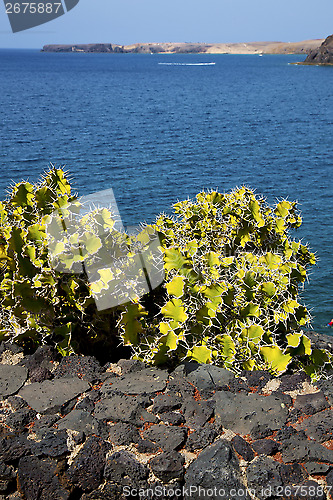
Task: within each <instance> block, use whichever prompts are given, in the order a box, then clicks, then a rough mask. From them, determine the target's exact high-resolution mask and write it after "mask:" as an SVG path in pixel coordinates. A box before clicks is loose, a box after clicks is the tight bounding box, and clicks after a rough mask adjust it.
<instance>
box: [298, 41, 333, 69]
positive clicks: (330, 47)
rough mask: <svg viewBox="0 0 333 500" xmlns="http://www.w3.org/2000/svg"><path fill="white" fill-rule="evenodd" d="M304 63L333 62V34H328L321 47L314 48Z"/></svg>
mask: <svg viewBox="0 0 333 500" xmlns="http://www.w3.org/2000/svg"><path fill="white" fill-rule="evenodd" d="M304 64H328V65H330V64H333V35H331V36H328V37H327V38H326V40H325V41H324V42H323V43H322V44H321V46H320V47H319V49H316V50H312V51H311V52H310V54H309V55H308V57H307V58H306V59H305V61H304Z"/></svg>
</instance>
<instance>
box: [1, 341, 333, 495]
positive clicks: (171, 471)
mask: <svg viewBox="0 0 333 500" xmlns="http://www.w3.org/2000/svg"><path fill="white" fill-rule="evenodd" d="M313 340H314V341H316V342H319V343H320V342H324V344H327V345H328V344H330V338H327V339H326V340H325V339H324V338H323V337H319V336H317V337H316V336H313ZM0 393H1V400H0V405H1V406H0V418H1V426H0V500H5V499H8V500H9V499H11V500H14V499H22V498H23V499H27V500H37V499H38V500H53V499H54V500H67V499H69V500H70V499H72V500H76V499H82V500H88V499H90V500H102V499H103V500H112V499H117V500H125V499H126V498H141V499H148V498H149V499H157V498H160V499H166V498H168V499H172V498H174V499H176V498H178V499H183V498H184V499H185V498H192V499H199V498H213V499H226V500H227V499H228V500H231V499H237V500H238V499H250V498H256V499H260V500H261V499H266V498H270V499H278V498H279V499H283V498H285V499H313V500H314V499H317V500H318V499H329V498H332V491H331V496H330V495H329V491H330V489H332V490H333V434H332V433H333V380H322V381H320V382H318V383H316V385H313V384H311V382H310V379H309V378H308V376H307V375H306V374H305V373H296V374H294V375H283V376H281V377H280V378H278V379H276V378H275V379H274V378H273V377H272V376H271V375H270V374H269V373H268V372H265V371H258V372H247V371H244V372H243V373H242V376H241V377H239V378H235V377H234V376H233V374H232V373H230V372H228V371H226V370H224V369H221V368H217V367H214V366H211V365H199V364H196V363H187V364H184V365H181V366H179V367H178V368H177V369H176V370H174V371H173V372H172V373H168V372H167V371H165V370H161V369H157V368H150V367H147V366H145V365H144V364H143V363H141V362H139V361H131V360H120V361H119V362H118V363H117V364H107V365H106V366H103V367H102V366H100V364H99V363H98V362H97V361H96V359H94V358H93V357H89V356H85V357H81V356H71V357H67V358H63V359H59V358H58V356H57V354H56V353H55V352H54V351H53V350H52V349H51V348H50V347H43V348H39V349H38V350H37V351H36V353H35V354H33V355H30V356H24V355H23V353H22V352H21V350H20V349H19V348H18V347H17V346H15V345H12V344H6V343H3V344H1V346H0Z"/></svg>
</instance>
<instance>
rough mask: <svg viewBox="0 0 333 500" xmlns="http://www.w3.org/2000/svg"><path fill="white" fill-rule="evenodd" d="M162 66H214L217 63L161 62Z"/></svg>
mask: <svg viewBox="0 0 333 500" xmlns="http://www.w3.org/2000/svg"><path fill="white" fill-rule="evenodd" d="M157 64H160V65H161V66H214V65H215V64H216V63H214V62H206V63H171V62H159V63H157Z"/></svg>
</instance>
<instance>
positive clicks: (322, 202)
mask: <svg viewBox="0 0 333 500" xmlns="http://www.w3.org/2000/svg"><path fill="white" fill-rule="evenodd" d="M302 58H303V57H302V56H278V55H276V56H263V57H259V56H245V55H244V56H233V55H132V54H131V55H122V54H119V55H109V54H43V53H39V52H38V51H33V50H21V51H18V50H1V51H0V84H1V87H0V89H1V94H0V96H1V97H0V102H1V106H0V199H2V198H3V197H4V196H5V190H6V187H7V186H8V185H9V184H10V183H11V181H12V180H14V181H19V180H22V179H30V180H31V181H35V180H37V179H38V177H39V175H40V174H41V173H42V172H43V171H44V170H45V169H46V168H47V167H48V165H49V163H50V162H52V163H55V164H56V165H58V166H65V167H66V169H68V170H69V171H70V173H71V175H72V178H73V182H74V186H75V188H76V190H77V191H78V192H79V194H80V195H84V194H89V193H92V192H95V191H99V190H102V189H107V188H109V187H112V188H113V190H114V192H115V196H116V199H117V201H118V206H119V210H120V213H121V215H122V218H123V221H124V223H125V224H126V225H127V224H137V223H139V222H142V221H147V222H149V221H152V220H153V219H154V217H155V216H156V215H157V214H158V213H159V212H161V211H169V210H170V206H171V204H172V203H174V202H176V201H177V200H179V199H180V200H181V199H185V198H187V197H193V196H195V194H196V193H197V192H199V191H200V190H202V189H203V188H214V189H216V188H217V189H219V190H221V191H228V190H230V189H232V188H234V187H235V186H240V185H242V184H246V185H248V186H250V187H252V188H255V189H256V190H257V192H258V193H260V194H262V195H264V196H265V197H266V198H267V200H268V202H273V201H274V200H275V199H276V198H282V197H288V198H289V199H291V200H298V201H299V205H300V209H301V211H302V215H303V221H304V222H303V226H302V228H301V229H300V230H299V231H298V232H297V235H298V237H299V238H303V239H304V241H305V242H308V243H309V244H310V246H311V248H312V250H313V251H315V252H316V253H317V256H318V258H319V262H318V265H317V266H316V268H315V269H314V270H313V272H312V275H311V276H310V282H309V284H308V285H307V286H306V289H305V292H304V293H303V297H304V301H305V303H306V304H307V305H308V306H309V307H310V308H312V314H313V316H314V321H313V327H314V328H315V329H316V330H317V331H319V332H323V333H328V334H332V333H333V332H332V330H330V329H328V328H327V327H326V326H325V325H326V324H327V322H328V321H329V320H330V319H331V318H332V317H333V256H332V247H333V133H332V122H333V96H332V88H333V68H332V67H327V68H325V67H310V66H293V65H290V64H289V63H291V62H295V61H298V60H302ZM208 62H215V63H216V64H215V65H197V63H208ZM159 63H181V64H159ZM184 63H185V64H184Z"/></svg>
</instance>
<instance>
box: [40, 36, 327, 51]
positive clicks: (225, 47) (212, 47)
mask: <svg viewBox="0 0 333 500" xmlns="http://www.w3.org/2000/svg"><path fill="white" fill-rule="evenodd" d="M323 41H324V39H321V40H304V41H302V42H250V43H136V44H133V45H117V44H111V43H91V44H70V45H44V47H43V49H42V52H84V53H109V54H117V53H122V54H310V53H311V51H314V50H318V48H319V47H320V45H321V44H322V42H323Z"/></svg>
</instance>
